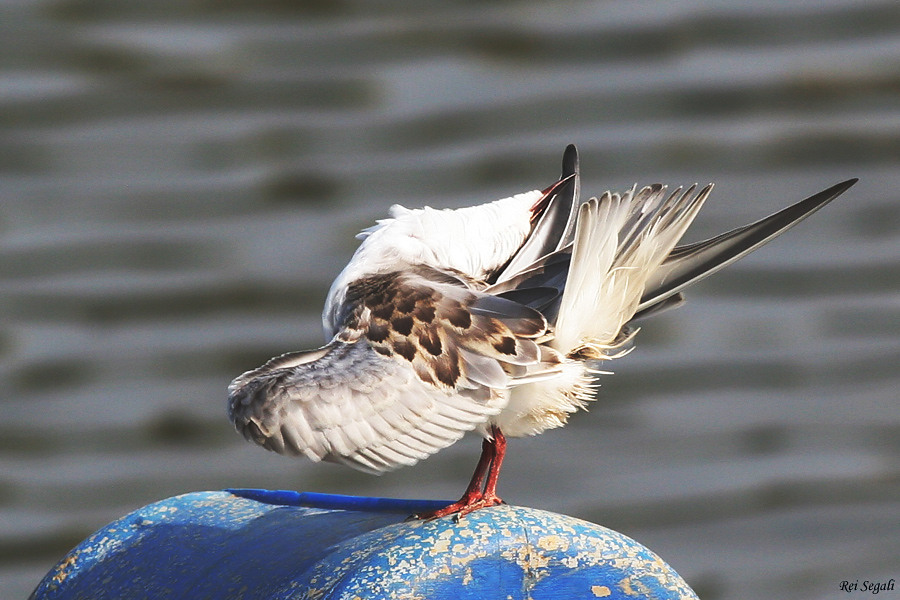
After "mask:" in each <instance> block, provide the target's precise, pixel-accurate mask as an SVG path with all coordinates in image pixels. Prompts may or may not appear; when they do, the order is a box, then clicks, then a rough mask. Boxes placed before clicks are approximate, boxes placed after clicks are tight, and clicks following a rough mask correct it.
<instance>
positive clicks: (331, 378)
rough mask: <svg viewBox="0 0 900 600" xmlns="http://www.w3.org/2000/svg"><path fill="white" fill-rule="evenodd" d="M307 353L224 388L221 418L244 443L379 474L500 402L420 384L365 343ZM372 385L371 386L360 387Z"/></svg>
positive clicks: (423, 452)
mask: <svg viewBox="0 0 900 600" xmlns="http://www.w3.org/2000/svg"><path fill="white" fill-rule="evenodd" d="M314 354H315V355H316V356H318V357H319V358H318V359H317V360H314V361H311V362H302V361H298V360H296V359H298V358H301V357H302V355H303V353H296V354H295V355H292V356H291V357H283V358H281V359H276V361H273V364H274V368H271V369H267V368H266V367H265V366H264V367H261V368H260V369H257V370H255V371H251V372H249V373H247V374H245V375H242V376H241V377H239V378H238V379H236V380H235V382H233V383H232V385H231V387H230V388H229V391H230V398H229V416H230V417H231V420H232V422H233V423H234V424H235V427H236V428H237V429H238V431H240V432H241V433H242V434H243V435H244V436H245V437H246V438H247V439H249V440H251V441H254V442H256V443H258V444H260V445H261V446H263V447H265V448H267V449H268V450H272V451H274V452H278V453H281V454H303V455H306V456H307V457H309V458H311V459H312V460H315V461H319V460H331V461H337V462H344V463H348V464H350V465H351V466H354V467H356V468H358V469H361V470H365V471H372V472H381V471H385V470H388V469H392V468H396V467H399V466H401V465H409V464H413V463H415V462H417V461H419V460H421V459H423V458H425V457H427V456H429V455H431V454H433V453H434V452H437V451H438V450H440V449H441V448H444V447H446V446H448V445H450V444H452V443H453V442H455V441H456V440H458V439H459V438H461V437H462V436H463V434H464V433H465V432H466V431H469V430H471V429H474V428H475V427H476V426H477V425H479V424H481V423H483V422H484V421H486V419H487V418H488V417H489V416H490V415H493V414H496V413H497V412H499V410H500V408H501V407H502V405H503V403H504V402H505V400H504V399H503V398H502V396H501V395H492V394H482V395H478V394H472V395H471V396H468V395H466V393H465V392H455V391H454V392H451V391H449V390H443V389H440V388H438V387H435V386H432V385H428V384H425V383H424V382H422V381H421V380H420V379H419V378H418V377H417V375H416V372H415V370H414V369H413V368H412V367H411V366H410V365H408V364H404V363H403V362H400V361H397V360H393V359H391V358H386V357H384V356H382V355H380V354H378V353H377V352H375V351H374V350H373V349H372V347H371V346H370V345H369V344H368V343H367V342H366V340H365V339H360V340H359V341H357V342H353V343H346V342H340V341H336V342H332V343H331V344H329V345H328V346H326V347H325V348H322V349H319V350H317V351H315V352H314ZM292 359H294V360H292ZM279 362H280V363H281V364H279ZM283 364H287V365H289V366H286V367H285V366H281V365H283ZM373 379H374V380H375V381H377V382H378V385H377V386H374V387H373V386H371V385H369V384H367V381H370V380H373Z"/></svg>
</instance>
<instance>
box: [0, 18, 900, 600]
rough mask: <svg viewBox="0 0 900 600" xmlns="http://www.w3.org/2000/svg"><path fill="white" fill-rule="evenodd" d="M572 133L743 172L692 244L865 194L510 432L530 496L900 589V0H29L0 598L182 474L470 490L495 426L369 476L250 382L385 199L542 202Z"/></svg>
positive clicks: (12, 154) (620, 159)
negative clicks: (336, 457)
mask: <svg viewBox="0 0 900 600" xmlns="http://www.w3.org/2000/svg"><path fill="white" fill-rule="evenodd" d="M570 142H574V143H576V144H577V145H578V146H579V148H580V150H581V155H582V172H583V183H584V185H583V189H584V191H585V192H586V193H587V194H599V193H600V192H602V191H603V190H605V189H607V188H613V189H620V190H621V189H624V188H626V187H630V186H631V185H632V184H633V183H635V182H638V183H640V184H647V183H652V182H655V181H662V182H664V183H672V184H681V183H691V182H694V181H699V182H701V183H705V182H707V181H715V182H716V189H715V191H714V193H713V196H712V198H711V199H710V201H709V202H708V203H707V205H706V208H704V211H703V212H702V213H701V215H700V218H699V221H698V222H697V223H696V225H695V227H694V229H693V230H692V231H691V232H690V234H689V237H690V238H691V239H700V238H702V237H706V236H710V235H714V234H716V233H719V232H720V231H724V230H726V229H729V228H731V227H734V226H738V225H742V224H744V223H745V222H749V221H751V220H754V219H756V218H759V217H762V216H765V215H767V214H769V213H771V212H774V211H775V210H777V209H779V208H781V207H782V206H785V205H787V204H789V203H791V202H794V201H796V200H800V199H801V198H804V197H806V196H808V195H810V194H812V193H814V192H817V191H819V190H820V189H824V188H825V187H827V186H830V185H832V184H834V183H836V182H838V181H841V180H844V179H847V178H849V177H859V178H860V179H861V181H860V183H859V184H858V185H857V186H856V187H854V188H853V189H852V190H850V192H848V193H847V194H846V195H845V197H842V198H841V199H840V200H839V201H837V202H836V203H835V204H834V205H832V206H829V207H827V208H826V209H825V210H823V211H822V212H820V213H818V214H816V215H815V216H814V217H813V218H811V219H810V220H809V221H808V222H806V223H804V224H802V225H801V226H800V227H799V228H798V229H796V230H794V231H792V232H790V233H789V234H788V235H786V236H785V237H783V238H781V239H779V240H777V241H776V242H774V243H772V244H771V245H770V246H768V247H766V248H765V249H763V250H761V251H759V252H758V253H756V254H754V255H752V256H750V257H748V258H746V259H744V260H743V261H741V262H740V263H738V264H736V265H733V266H732V267H730V268H729V269H728V270H727V271H725V272H722V273H720V274H719V275H717V276H716V277H715V278H713V279H711V280H708V281H707V282H705V283H703V284H701V285H699V286H697V287H696V288H695V289H693V290H692V291H691V293H690V295H689V302H688V304H687V305H686V306H684V307H683V308H681V309H679V310H678V311H674V312H670V313H667V314H666V315H664V316H661V317H660V318H658V319H657V320H655V321H653V322H650V323H647V324H646V325H645V327H644V329H643V331H642V332H641V334H640V335H639V337H638V340H637V350H636V351H635V352H633V353H632V354H631V355H629V356H628V357H626V358H623V359H621V360H619V361H616V363H615V364H614V365H611V367H612V369H613V370H614V371H615V372H616V374H615V375H613V376H609V377H607V378H605V379H604V381H603V387H602V389H601V391H600V394H599V400H598V402H596V403H595V404H594V405H593V406H592V409H591V411H590V412H589V413H582V414H580V415H577V416H576V417H575V418H574V419H573V420H572V421H571V424H570V425H569V426H568V427H567V428H565V429H562V430H556V431H551V432H549V433H547V434H545V435H543V436H539V437H537V438H530V439H525V440H514V441H512V442H511V445H510V454H509V458H508V462H507V464H506V467H505V472H504V475H503V478H502V479H501V493H502V494H503V495H504V497H505V498H506V499H507V500H508V501H510V502H512V503H516V504H522V505H530V506H535V507H539V508H544V509H548V510H552V511H556V512H561V513H567V514H570V515H574V516H577V517H581V518H585V519H589V520H591V521H594V522H597V523H601V524H603V525H606V526H608V527H611V528H613V529H617V530H619V531H622V532H623V533H625V534H627V535H629V536H631V537H634V538H636V539H637V540H639V541H641V542H642V543H644V544H645V545H647V546H648V547H650V548H651V549H653V550H655V551H656V552H657V553H659V554H660V555H661V556H662V557H664V558H665V559H666V560H667V561H668V562H669V563H671V564H672V565H673V566H674V567H675V569H676V570H678V571H679V572H680V573H681V574H682V576H684V577H685V578H686V580H687V581H688V582H689V583H690V584H691V585H692V586H693V587H694V588H695V589H696V590H697V592H698V593H699V594H700V596H701V597H702V598H704V599H706V600H725V599H743V598H796V599H801V598H802V599H807V598H840V597H844V596H845V593H844V592H840V591H839V584H840V582H841V581H842V580H845V579H846V580H855V579H859V580H860V581H862V580H864V579H869V580H876V579H879V578H882V579H888V578H890V577H894V578H900V402H898V390H900V374H898V365H900V192H898V189H900V8H898V5H897V3H896V2H895V1H894V0H888V1H884V2H863V1H856V0H829V1H827V2H818V3H790V4H788V3H781V2H750V3H732V2H706V3H701V2H686V1H682V2H666V3H658V2H628V3H610V2H597V1H584V2H546V3H540V2H534V1H530V0H523V1H517V2H502V3H492V4H489V5H484V4H481V3H456V4H453V5H446V4H444V3H436V2H433V3H432V2H417V3H404V2H377V3H376V2H361V1H358V0H347V1H344V2H336V3H330V2H307V3H296V6H295V3H289V2H275V1H273V2H249V1H248V2H244V1H241V0H234V1H232V2H225V3H213V2H210V3H204V2H194V3H187V2H180V1H179V2H176V1H174V0H163V1H160V2H110V1H105V0H43V1H39V0H18V1H8V2H3V3H2V4H0V314H2V315H3V318H2V321H0V378H2V390H3V393H2V397H0V597H2V598H16V597H24V596H25V595H27V593H28V592H29V591H30V590H31V589H32V588H33V586H34V585H35V584H36V583H37V581H38V580H39V579H40V577H41V576H42V575H43V574H44V573H45V572H46V571H47V570H48V569H50V567H51V566H52V565H53V564H54V563H55V562H56V561H57V560H58V559H59V558H61V557H62V555H63V554H64V553H65V552H66V551H67V550H68V549H69V548H70V547H71V546H73V545H75V544H76V543H78V542H79V541H80V540H81V539H83V538H84V537H85V536H87V535H88V534H90V533H91V532H92V531H94V530H95V529H97V528H98V527H100V526H102V525H104V524H106V523H108V522H109V521H111V520H113V519H115V518H117V517H119V516H121V515H123V514H125V513H127V512H129V511H131V510H133V509H135V508H137V507H140V506H142V505H144V504H147V503H150V502H153V501H156V500H159V499H162V498H165V497H168V496H171V495H175V494H179V493H183V492H188V491H194V490H205V489H221V488H223V487H269V488H292V489H301V490H315V491H321V492H335V493H350V494H368V495H383V496H399V497H419V498H446V499H452V498H454V497H456V496H458V495H459V493H460V492H461V488H462V487H463V486H464V484H465V482H466V481H467V479H468V475H469V472H470V470H471V468H472V467H473V466H474V462H475V459H476V456H477V453H478V445H479V442H478V440H477V439H474V438H467V439H465V440H464V441H463V442H461V443H459V444H457V445H455V446H453V447H451V448H450V449H448V450H445V451H443V452H441V453H439V454H438V455H436V456H434V457H432V458H431V459H429V460H428V461H426V462H424V463H422V464H420V465H418V466H416V467H414V468H407V469H402V470H400V471H397V472H394V473H391V474H388V475H385V476H383V477H380V478H376V477H371V476H368V475H364V474H360V473H356V472H354V471H351V470H348V469H345V468H342V467H338V466H334V465H314V464H311V463H308V462H305V461H302V460H297V459H287V458H283V457H279V456H275V455H271V454H268V453H266V452H264V451H263V450H261V449H259V448H257V447H254V446H251V445H249V444H247V443H245V442H244V441H243V440H242V439H241V438H240V437H239V436H238V435H237V434H235V433H234V432H233V431H232V429H231V427H230V425H229V423H228V422H227V419H226V417H225V405H224V402H225V392H224V388H225V386H226V385H227V384H228V382H229V381H230V380H231V378H233V377H234V376H235V375H237V374H239V373H240V372H242V371H243V370H245V369H248V368H251V367H255V366H256V365H258V364H259V363H261V362H262V361H263V360H265V359H267V358H269V357H270V356H273V355H275V354H279V353H281V352H284V351H287V350H295V349H301V348H308V347H314V346H317V345H319V344H320V343H321V342H322V333H321V326H320V321H319V312H320V310H321V304H322V301H323V299H324V295H325V292H326V290H327V287H328V285H329V283H330V281H331V279H332V278H333V277H334V276H335V275H336V274H337V272H338V271H339V270H340V268H341V267H342V266H343V264H344V263H345V262H346V260H347V259H348V258H349V256H350V254H351V253H352V251H353V249H354V247H355V241H354V239H353V235H354V234H355V233H356V232H357V231H358V230H359V229H361V228H363V227H366V226H368V225H369V224H371V223H372V222H373V220H374V219H376V218H379V217H381V216H384V215H385V214H386V210H387V207H388V206H389V205H390V204H392V203H395V202H399V203H401V204H404V205H407V206H420V205H423V204H429V205H432V206H437V207H443V206H463V205H466V204H473V203H480V202H484V201H488V200H493V199H496V198H500V197H505V196H509V195H511V194H514V193H518V192H521V191H525V190H530V189H534V188H539V187H543V186H546V185H548V184H549V183H551V182H553V181H554V180H555V178H556V176H557V174H558V172H559V160H560V158H561V153H562V150H563V148H564V147H565V145H566V144H568V143H570ZM895 593H896V592H895ZM886 594H887V593H886ZM888 597H890V596H889V594H888Z"/></svg>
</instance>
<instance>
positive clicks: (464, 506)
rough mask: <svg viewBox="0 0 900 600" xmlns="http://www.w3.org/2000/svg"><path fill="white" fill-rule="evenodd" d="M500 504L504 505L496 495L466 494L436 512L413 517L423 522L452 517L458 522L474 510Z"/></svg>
mask: <svg viewBox="0 0 900 600" xmlns="http://www.w3.org/2000/svg"><path fill="white" fill-rule="evenodd" d="M500 504H506V503H505V502H504V501H503V500H502V499H501V498H500V497H499V496H498V495H497V494H478V495H474V494H473V495H469V494H466V495H465V496H463V497H462V498H460V499H459V500H457V501H456V502H454V503H453V504H450V505H448V506H445V507H444V508H439V509H438V510H435V511H432V512H429V513H421V514H418V515H415V517H414V518H416V519H420V520H423V521H431V520H434V519H440V518H441V517H446V516H449V515H453V518H454V519H455V520H457V521H458V520H459V519H461V518H462V517H464V516H466V515H467V514H469V513H470V512H472V511H474V510H479V509H481V508H487V507H489V506H499V505H500Z"/></svg>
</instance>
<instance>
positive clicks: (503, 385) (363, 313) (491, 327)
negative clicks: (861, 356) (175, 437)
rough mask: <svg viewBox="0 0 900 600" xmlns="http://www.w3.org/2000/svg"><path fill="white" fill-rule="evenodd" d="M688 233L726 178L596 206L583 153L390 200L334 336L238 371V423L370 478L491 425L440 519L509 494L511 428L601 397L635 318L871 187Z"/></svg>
mask: <svg viewBox="0 0 900 600" xmlns="http://www.w3.org/2000/svg"><path fill="white" fill-rule="evenodd" d="M856 181H857V180H856V179H850V180H848V181H844V182H843V183H839V184H837V185H835V186H833V187H831V188H828V189H827V190H825V191H822V192H820V193H818V194H815V195H814V196H811V197H809V198H807V199H806V200H802V201H801V202H799V203H797V204H794V205H793V206H790V207H788V208H786V209H784V210H782V211H780V212H777V213H775V214H773V215H771V216H769V217H767V218H764V219H762V220H760V221H757V222H755V223H752V224H750V225H747V226H744V227H740V228H738V229H735V230H733V231H730V232H728V233H724V234H722V235H719V236H716V237H714V238H711V239H709V240H706V241H702V242H698V243H693V244H689V245H680V246H679V245H678V242H679V240H680V239H681V238H682V236H683V235H684V233H685V231H686V230H687V228H688V226H689V225H690V224H691V222H692V221H693V220H694V218H695V217H696V216H697V213H698V212H699V210H700V208H701V207H702V205H703V203H704V201H705V200H706V199H707V197H708V196H709V194H710V191H711V190H712V187H713V186H712V184H709V185H707V186H705V187H703V188H702V189H699V190H698V187H697V185H696V184H695V185H692V186H690V187H687V188H685V189H682V188H681V187H679V188H676V189H673V190H671V191H670V190H669V189H668V187H667V186H665V185H660V184H655V185H650V186H647V187H642V188H640V189H638V188H637V187H636V186H635V187H633V188H632V189H630V190H628V191H625V192H624V193H611V192H605V193H603V194H602V195H601V196H600V197H593V198H590V199H589V200H586V201H581V200H580V199H579V196H580V180H579V168H578V152H577V150H576V149H575V147H574V146H572V145H570V146H568V147H567V148H566V150H565V153H564V155H563V161H562V175H561V177H560V178H559V180H558V181H557V182H556V183H554V184H553V185H551V186H550V187H548V188H546V189H544V190H534V191H530V192H525V193H522V194H518V195H515V196H512V197H510V198H505V199H502V200H497V201H495V202H489V203H487V204H481V205H478V206H471V207H467V208H460V209H456V210H450V209H447V210H436V209H433V208H429V207H425V208H421V209H414V210H411V209H407V208H404V207H402V206H400V205H394V206H392V207H391V208H390V217H389V218H386V219H382V220H379V221H377V223H376V225H374V226H372V227H369V228H368V229H365V230H363V231H362V232H361V233H360V234H359V235H358V236H357V238H358V239H360V240H361V244H360V245H359V247H358V249H357V250H356V252H355V253H354V254H353V257H352V258H351V259H350V262H349V264H348V265H347V266H346V268H344V270H343V271H342V272H341V273H340V275H338V277H337V279H336V280H335V281H334V283H333V284H332V286H331V289H330V291H329V292H328V296H327V299H326V301H325V308H324V311H323V315H322V320H323V324H324V328H325V334H326V340H328V342H327V343H326V344H325V345H324V346H322V347H321V348H318V349H315V350H307V351H300V352H289V353H287V354H283V355H281V356H278V357H276V358H273V359H271V360H269V361H268V362H267V363H265V364H264V365H262V366H261V367H259V368H257V369H254V370H252V371H247V372H246V373H244V374H243V375H240V376H239V377H237V378H236V379H235V380H234V381H233V382H232V383H231V385H230V386H229V387H228V394H229V398H228V414H229V417H230V419H231V421H232V422H233V424H234V426H235V428H236V429H237V431H238V432H239V433H241V434H243V436H244V437H245V438H246V439H247V440H250V441H253V442H255V443H257V444H259V445H261V446H263V447H264V448H266V449H267V450H271V451H273V452H277V453H279V454H286V455H297V456H300V455H302V456H305V457H307V458H309V459H311V460H313V461H316V462H318V461H322V460H325V461H330V462H337V463H343V464H345V465H348V466H350V467H353V468H355V469H358V470H360V471H365V472H368V473H375V474H378V473H383V472H385V471H389V470H392V469H396V468H398V467H402V466H405V465H412V464H415V463H417V462H418V461H420V460H423V459H425V458H427V457H428V456H430V455H432V454H434V453H435V452H437V451H438V450H441V449H443V448H446V447H448V446H450V445H451V444H453V443H454V442H456V441H457V440H459V439H460V438H461V437H463V435H464V434H465V433H466V432H468V431H476V432H477V433H479V434H480V435H481V436H482V437H483V439H484V441H483V443H482V453H481V457H480V459H479V461H478V464H477V466H476V469H475V472H474V474H473V475H472V478H471V480H470V482H469V485H468V486H467V488H466V490H465V493H464V494H463V495H462V497H461V498H460V499H459V501H457V502H454V503H452V504H450V505H449V506H447V507H445V508H442V509H440V510H437V511H434V512H433V513H431V514H429V515H420V516H422V517H423V518H424V517H427V518H437V517H442V516H446V515H456V517H457V518H458V517H459V516H461V515H464V514H467V513H469V512H471V511H473V510H476V509H480V508H483V507H488V506H494V505H497V504H500V503H502V500H501V499H500V497H499V496H498V495H497V479H498V476H499V473H500V468H501V465H502V463H503V458H504V455H505V453H506V438H507V437H522V436H529V435H536V434H539V433H542V432H544V431H546V430H548V429H553V428H556V427H562V426H563V425H565V424H566V421H567V420H568V418H569V416H570V415H571V414H572V413H574V412H576V411H578V410H579V409H582V408H585V406H586V405H587V403H588V402H590V401H591V400H593V399H594V397H595V392H596V388H597V387H598V383H597V381H598V376H599V375H600V374H601V373H607V371H605V370H603V369H602V366H603V365H604V363H606V362H607V361H609V360H612V359H615V358H618V357H621V356H623V355H624V354H626V353H627V352H628V351H629V350H630V348H631V341H632V339H633V337H634V335H635V333H637V331H638V327H636V326H635V322H636V321H638V320H640V319H644V318H646V317H649V316H653V315H656V314H659V313H660V312H662V311H664V310H666V309H669V308H673V307H675V306H677V305H679V304H680V303H681V302H683V296H682V291H683V290H684V288H686V287H687V286H689V285H691V284H693V283H695V282H697V281H699V280H701V279H703V278H705V277H707V276H709V275H711V274H713V273H715V272H716V271H718V270H719V269H721V268H723V267H725V266H727V265H729V264H731V263H732V262H734V261H735V260H737V259H739V258H741V257H742V256H744V255H746V254H748V253H749V252H751V251H753V250H755V249H756V248H758V247H760V246H762V245H763V244H765V243H766V242H768V241H769V240H771V239H772V238H774V237H776V236H778V235H780V234H781V233H783V232H784V231H786V230H787V229H789V228H791V227H793V226H794V225H796V224H797V223H798V222H800V221H801V220H803V219H804V218H806V217H807V216H809V215H811V214H812V213H814V212H815V211H817V210H818V209H820V208H822V207H823V206H824V205H825V204H827V203H828V202H830V201H831V200H833V199H835V198H837V197H838V196H839V195H841V194H842V193H844V192H845V191H846V190H847V189H848V188H850V186H852V185H853V184H854V183H856Z"/></svg>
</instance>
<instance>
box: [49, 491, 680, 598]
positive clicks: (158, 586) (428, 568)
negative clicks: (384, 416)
mask: <svg viewBox="0 0 900 600" xmlns="http://www.w3.org/2000/svg"><path fill="white" fill-rule="evenodd" d="M404 518H405V515H396V514H395V515H388V514H384V513H364V512H353V511H345V510H326V509H321V508H316V509H310V508H304V507H301V506H279V505H273V504H264V503H261V502H257V501H255V500H249V499H246V498H238V497H235V496H233V495H231V494H227V493H224V492H204V493H196V494H188V495H185V496H179V497H176V498H170V499H169V500H166V501H163V502H161V503H157V504H155V505H150V506H147V507H144V508H143V509H140V510H139V511H136V512H135V513H132V514H131V515H128V516H127V517H125V518H123V519H121V520H120V521H118V522H116V523H113V524H111V525H110V526H108V527H106V528H104V529H102V530H100V531H98V532H97V533H96V534H94V535H93V536H91V537H90V538H88V539H87V540H85V542H83V543H82V544H81V545H80V546H79V547H78V548H77V549H76V550H75V551H73V553H71V554H70V555H69V556H67V557H66V558H65V559H63V561H61V562H60V563H59V564H58V565H57V566H56V568H55V569H54V570H53V571H51V572H50V573H49V574H48V576H47V577H46V578H45V581H44V582H42V584H41V586H39V588H38V590H37V592H36V594H35V596H34V597H35V599H36V600H62V599H64V598H72V597H91V595H92V594H91V591H92V588H91V586H92V585H93V586H98V585H102V587H103V589H104V591H105V592H106V593H108V594H109V595H110V596H111V597H128V596H131V595H134V593H131V592H132V591H134V592H135V593H138V592H139V593H140V594H143V595H145V596H146V595H150V596H152V597H168V598H188V597H198V596H202V597H240V596H241V595H242V594H243V592H241V590H244V591H246V590H253V593H254V597H258V598H263V597H265V598H272V599H273V600H274V599H275V598H279V599H282V600H287V599H289V598H291V599H297V598H305V599H309V600H315V599H325V598H328V599H332V600H355V599H357V598H376V597H377V598H385V599H396V600H419V599H423V600H424V599H426V598H428V599H432V600H433V599H434V598H458V597H459V598H462V597H465V598H471V597H479V598H511V599H513V600H525V599H532V598H534V599H541V598H557V597H565V598H568V597H585V596H591V595H592V596H593V597H595V598H612V599H619V598H628V597H641V598H652V599H658V600H669V599H679V600H696V596H695V595H694V593H693V592H692V591H691V589H690V588H689V587H688V586H687V584H686V583H685V582H684V581H683V580H682V579H681V578H680V577H678V575H677V574H676V573H675V572H674V571H673V570H672V569H671V568H670V567H669V566H668V565H667V564H666V563H665V562H664V561H662V560H661V559H660V558H659V557H658V556H656V555H655V554H653V553H652V552H650V551H649V550H647V549H646V548H645V547H643V546H641V545H640V544H638V543H637V542H634V541H633V540H631V539H629V538H627V537H625V536H623V535H621V534H619V533H616V532H614V531H611V530H609V529H606V528H603V527H601V526H599V525H595V524H592V523H588V522H586V521H581V520H578V519H573V518H571V517H566V516H563V515H557V514H553V513H548V512H544V511H538V510H534V509H529V508H523V507H515V506H508V505H502V506H497V507H492V508H488V509H483V510H479V511H475V512H473V513H471V514H469V515H466V516H465V517H464V518H462V519H460V520H459V521H456V520H454V519H452V518H446V519H437V520H434V521H405V520H404ZM186 542H189V543H186ZM198 571H202V572H203V573H204V574H205V576H204V577H203V579H202V580H200V581H198V580H197V578H196V573H197V572H198ZM75 575H85V576H79V577H76V576H75ZM262 590H270V593H268V592H265V593H264V592H263V591H262ZM94 591H96V590H94ZM267 594H268V595H267Z"/></svg>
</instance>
